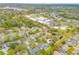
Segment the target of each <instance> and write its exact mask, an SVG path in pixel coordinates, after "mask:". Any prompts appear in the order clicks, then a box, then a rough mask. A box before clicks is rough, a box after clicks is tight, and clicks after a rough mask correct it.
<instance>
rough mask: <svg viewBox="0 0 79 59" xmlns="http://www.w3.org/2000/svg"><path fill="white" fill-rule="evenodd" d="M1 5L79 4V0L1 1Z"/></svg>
mask: <svg viewBox="0 0 79 59" xmlns="http://www.w3.org/2000/svg"><path fill="white" fill-rule="evenodd" d="M0 3H79V0H0Z"/></svg>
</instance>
